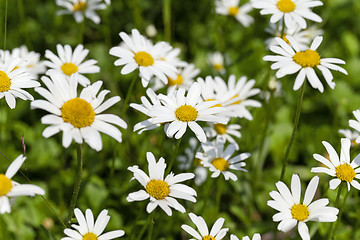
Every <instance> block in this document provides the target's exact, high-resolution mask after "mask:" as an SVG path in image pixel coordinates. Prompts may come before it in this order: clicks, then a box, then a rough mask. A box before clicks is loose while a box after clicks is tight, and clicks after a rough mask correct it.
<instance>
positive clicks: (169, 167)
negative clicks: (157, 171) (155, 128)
mask: <svg viewBox="0 0 360 240" xmlns="http://www.w3.org/2000/svg"><path fill="white" fill-rule="evenodd" d="M180 143H181V138H179V139H178V140H177V141H176V145H175V148H174V154H173V155H172V157H171V161H170V164H169V166H168V167H167V169H166V175H167V174H169V173H170V172H171V169H172V166H173V165H174V162H175V159H176V155H177V153H178V151H179V146H180Z"/></svg>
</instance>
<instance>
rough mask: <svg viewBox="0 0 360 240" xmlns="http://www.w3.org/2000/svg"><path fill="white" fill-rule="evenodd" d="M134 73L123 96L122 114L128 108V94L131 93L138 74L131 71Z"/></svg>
mask: <svg viewBox="0 0 360 240" xmlns="http://www.w3.org/2000/svg"><path fill="white" fill-rule="evenodd" d="M133 74H134V77H133V79H132V81H131V83H130V86H129V89H128V91H127V93H126V97H125V100H124V107H123V110H122V116H124V115H125V113H126V110H127V109H128V107H129V106H128V105H129V104H128V103H129V100H130V96H131V95H132V91H133V89H134V86H135V82H136V81H137V80H138V75H137V74H136V73H133Z"/></svg>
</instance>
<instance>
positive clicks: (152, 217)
mask: <svg viewBox="0 0 360 240" xmlns="http://www.w3.org/2000/svg"><path fill="white" fill-rule="evenodd" d="M154 214H155V209H154V210H153V211H152V212H151V213H150V214H149V216H148V220H147V223H146V224H145V225H144V226H143V227H142V229H141V231H140V233H139V234H138V237H137V239H138V240H140V239H142V236H143V235H144V233H145V230H146V229H147V228H148V227H149V228H151V231H152V227H150V225H153V220H154ZM149 233H150V229H149ZM148 235H150V234H148ZM150 238H151V236H150Z"/></svg>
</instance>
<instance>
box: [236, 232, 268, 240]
mask: <svg viewBox="0 0 360 240" xmlns="http://www.w3.org/2000/svg"><path fill="white" fill-rule="evenodd" d="M230 240H239V238H238V237H237V236H235V235H234V234H231V235H230ZM242 240H250V238H249V237H248V236H245V237H243V238H242ZM252 240H261V235H260V234H259V233H255V234H254V236H253V237H252Z"/></svg>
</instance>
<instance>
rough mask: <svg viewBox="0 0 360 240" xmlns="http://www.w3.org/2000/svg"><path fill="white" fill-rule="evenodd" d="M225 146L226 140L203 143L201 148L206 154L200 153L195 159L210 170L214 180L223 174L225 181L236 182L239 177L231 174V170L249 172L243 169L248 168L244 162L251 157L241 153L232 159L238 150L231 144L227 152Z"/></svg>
mask: <svg viewBox="0 0 360 240" xmlns="http://www.w3.org/2000/svg"><path fill="white" fill-rule="evenodd" d="M224 145H225V140H224V139H219V140H215V141H212V142H206V143H202V144H201V147H202V148H203V150H204V153H202V152H198V153H196V155H195V157H196V158H198V159H200V160H201V164H202V165H203V166H204V167H206V168H209V170H210V171H211V172H212V174H211V177H212V178H217V177H219V175H220V173H222V174H223V175H224V178H225V180H229V179H231V180H233V181H236V180H237V179H238V178H237V176H236V175H235V174H234V173H232V172H230V171H229V169H232V170H241V171H245V172H247V170H246V169H244V168H243V167H245V166H246V163H245V162H243V161H244V160H245V159H247V158H249V157H250V153H241V154H239V155H236V156H235V157H231V156H232V155H233V154H234V152H235V150H236V147H235V145H234V144H229V145H228V146H227V147H226V149H225V151H224Z"/></svg>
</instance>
